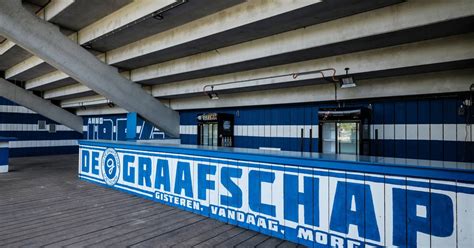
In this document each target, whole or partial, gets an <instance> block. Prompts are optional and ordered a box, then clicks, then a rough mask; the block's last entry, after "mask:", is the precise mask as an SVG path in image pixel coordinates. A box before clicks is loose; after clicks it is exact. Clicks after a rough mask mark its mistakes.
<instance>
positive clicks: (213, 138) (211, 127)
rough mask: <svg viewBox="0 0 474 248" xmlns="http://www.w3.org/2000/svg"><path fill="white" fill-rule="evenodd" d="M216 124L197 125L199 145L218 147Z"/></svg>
mask: <svg viewBox="0 0 474 248" xmlns="http://www.w3.org/2000/svg"><path fill="white" fill-rule="evenodd" d="M218 130H219V129H218V122H208V123H199V124H198V132H199V134H200V135H199V144H200V145H203V146H218V140H219V136H218V134H219V131H218Z"/></svg>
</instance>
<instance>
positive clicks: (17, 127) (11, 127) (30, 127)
mask: <svg viewBox="0 0 474 248" xmlns="http://www.w3.org/2000/svg"><path fill="white" fill-rule="evenodd" d="M0 131H28V132H31V131H35V132H36V131H43V132H48V129H45V130H39V128H38V124H16V123H3V124H0ZM56 131H72V129H70V128H69V127H66V126H64V125H56Z"/></svg>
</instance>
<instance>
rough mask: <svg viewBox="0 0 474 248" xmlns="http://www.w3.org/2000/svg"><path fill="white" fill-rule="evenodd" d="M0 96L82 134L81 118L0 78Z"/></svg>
mask: <svg viewBox="0 0 474 248" xmlns="http://www.w3.org/2000/svg"><path fill="white" fill-rule="evenodd" d="M0 96H1V97H4V98H6V99H8V100H10V101H13V102H15V103H17V104H20V105H22V106H24V107H26V108H29V109H31V110H33V111H35V112H36V113H38V114H40V115H43V116H46V117H48V118H49V119H51V120H53V121H56V122H58V123H61V124H63V125H64V126H67V127H69V128H71V129H72V130H74V131H77V132H79V133H82V124H83V123H82V118H81V117H79V116H76V115H74V114H71V113H69V112H68V111H66V110H64V109H62V108H60V107H58V106H56V105H54V104H52V103H51V102H50V101H47V100H44V99H43V98H41V97H38V96H35V95H33V94H32V93H31V92H29V91H27V90H25V89H23V88H20V87H18V86H16V85H14V84H12V83H10V82H8V81H7V80H5V79H3V78H0Z"/></svg>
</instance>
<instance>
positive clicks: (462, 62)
mask: <svg viewBox="0 0 474 248" xmlns="http://www.w3.org/2000/svg"><path fill="white" fill-rule="evenodd" d="M472 44H474V33H470V34H464V35H457V36H450V37H446V38H439V39H434V40H427V41H421V42H414V43H409V44H403V45H398V46H393V47H386V48H379V49H374V50H369V51H362V52H356V53H350V54H344V55H338V56H332V57H327V58H322V59H315V60H308V61H303V62H298V63H291V64H285V65H280V66H273V67H266V68H261V69H256V70H249V71H242V72H236V73H229V74H223V75H218V76H212V77H205V78H198V79H191V80H184V81H178V82H173V83H167V84H159V85H154V86H152V90H151V92H152V95H153V96H154V97H157V98H167V99H169V98H183V97H190V96H196V95H204V92H203V87H204V86H205V85H215V84H221V83H228V82H236V81H246V80H248V81H246V82H242V83H236V84H227V85H222V86H216V87H215V88H214V90H215V91H216V92H225V93H234V92H243V91H244V92H250V91H255V90H262V89H273V88H294V87H296V86H302V85H307V84H315V83H321V82H320V81H323V80H322V76H321V74H318V73H315V74H310V75H302V76H299V77H297V78H296V79H295V78H293V77H292V76H286V77H277V78H268V77H273V76H276V75H289V74H292V73H298V72H306V71H313V70H318V69H325V68H328V67H330V68H334V69H336V77H338V76H342V75H344V74H345V70H344V68H346V67H348V68H350V71H349V73H350V74H351V75H356V76H355V77H356V79H357V78H374V77H386V76H393V75H406V74H417V73H423V72H427V71H432V70H436V71H443V70H452V69H455V68H464V67H466V66H472V65H473V63H474V50H473V49H471V48H472ZM381 61H383V63H381ZM325 75H326V76H327V77H328V78H329V76H330V75H332V74H331V72H325ZM259 78H266V79H259ZM323 82H324V81H323ZM87 93H89V94H91V93H92V91H91V90H88V89H87V88H86V87H83V86H81V85H80V84H77V85H74V86H71V87H69V88H68V87H64V88H59V89H54V90H51V91H46V92H45V98H46V97H48V98H56V99H72V98H76V97H77V96H78V95H84V94H87ZM72 102H73V101H72V100H69V101H68V103H69V104H71V103H72ZM98 104H100V103H99V102H98ZM69 106H71V105H69Z"/></svg>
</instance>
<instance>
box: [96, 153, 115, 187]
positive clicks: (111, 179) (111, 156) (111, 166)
mask: <svg viewBox="0 0 474 248" xmlns="http://www.w3.org/2000/svg"><path fill="white" fill-rule="evenodd" d="M101 161H102V163H101V167H100V168H101V170H102V177H103V178H104V181H105V183H106V184H107V185H110V186H112V185H115V184H116V183H117V181H118V179H119V176H120V160H119V156H118V154H117V152H116V151H115V150H114V149H112V148H107V150H105V152H104V154H103V155H102V160H101Z"/></svg>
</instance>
